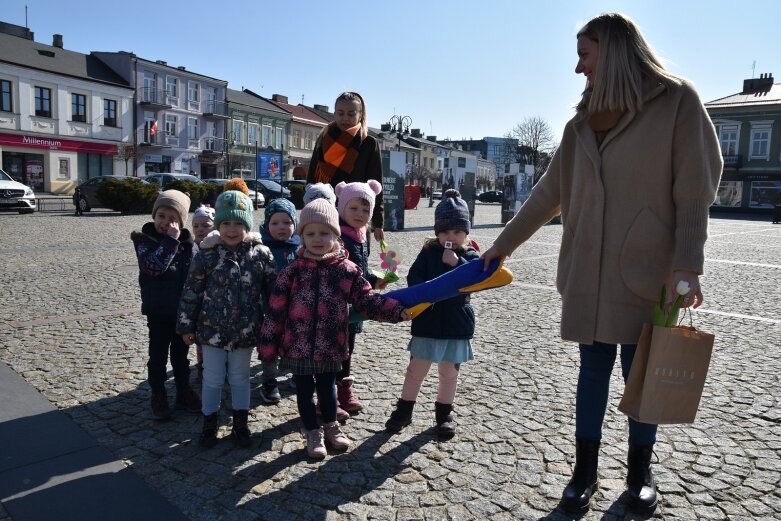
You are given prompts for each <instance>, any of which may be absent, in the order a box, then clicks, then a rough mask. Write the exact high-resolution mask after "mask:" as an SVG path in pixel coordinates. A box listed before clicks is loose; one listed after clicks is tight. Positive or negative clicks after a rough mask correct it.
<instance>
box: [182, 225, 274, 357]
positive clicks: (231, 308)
mask: <svg viewBox="0 0 781 521" xmlns="http://www.w3.org/2000/svg"><path fill="white" fill-rule="evenodd" d="M216 237H219V232H217V231H214V232H212V233H210V234H209V236H207V238H206V239H204V240H203V241H202V242H201V249H200V252H199V253H198V255H196V256H195V259H194V260H193V263H192V268H191V269H190V274H189V276H188V277H187V282H186V283H185V285H184V290H183V291H182V299H181V302H180V304H179V316H178V323H177V326H176V332H177V333H179V334H185V333H195V338H196V343H198V344H200V345H208V346H214V347H219V348H222V349H225V350H226V351H232V350H234V349H242V348H250V347H255V346H257V345H258V342H259V341H260V328H261V324H262V323H263V314H264V312H265V310H266V302H267V300H268V295H269V294H270V292H271V288H272V287H273V286H274V280H275V279H276V267H275V265H274V259H273V257H272V255H271V252H270V251H269V249H268V248H267V247H265V246H264V245H263V243H262V242H261V240H260V236H259V235H258V234H256V233H251V234H249V235H248V237H247V239H246V240H245V241H244V242H242V243H240V244H239V245H238V246H237V247H236V249H235V250H232V249H230V248H228V247H226V246H225V245H223V244H222V243H221V242H218V241H215V238H216Z"/></svg>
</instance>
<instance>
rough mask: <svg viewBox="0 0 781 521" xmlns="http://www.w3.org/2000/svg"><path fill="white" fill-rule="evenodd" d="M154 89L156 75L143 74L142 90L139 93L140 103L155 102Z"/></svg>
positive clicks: (155, 86) (151, 73)
mask: <svg viewBox="0 0 781 521" xmlns="http://www.w3.org/2000/svg"><path fill="white" fill-rule="evenodd" d="M155 89H157V74H155V73H154V72H144V90H143V92H142V93H141V101H157V97H156V96H155V94H156V92H155Z"/></svg>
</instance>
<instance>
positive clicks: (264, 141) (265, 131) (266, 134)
mask: <svg viewBox="0 0 781 521" xmlns="http://www.w3.org/2000/svg"><path fill="white" fill-rule="evenodd" d="M270 145H271V127H269V126H267V125H263V128H262V129H261V133H260V146H262V147H267V146H270Z"/></svg>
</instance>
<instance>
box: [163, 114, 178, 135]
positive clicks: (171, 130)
mask: <svg viewBox="0 0 781 521" xmlns="http://www.w3.org/2000/svg"><path fill="white" fill-rule="evenodd" d="M165 133H166V135H168V136H169V137H171V136H173V137H176V135H177V133H176V115H173V114H166V115H165Z"/></svg>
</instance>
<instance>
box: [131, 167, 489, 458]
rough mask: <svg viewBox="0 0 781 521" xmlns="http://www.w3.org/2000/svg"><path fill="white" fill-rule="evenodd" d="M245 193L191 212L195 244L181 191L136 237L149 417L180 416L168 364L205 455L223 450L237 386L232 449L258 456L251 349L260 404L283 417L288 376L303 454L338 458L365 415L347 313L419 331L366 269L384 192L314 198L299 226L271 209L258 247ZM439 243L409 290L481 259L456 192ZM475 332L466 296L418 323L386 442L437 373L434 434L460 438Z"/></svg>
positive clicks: (314, 193) (169, 194) (442, 219)
mask: <svg viewBox="0 0 781 521" xmlns="http://www.w3.org/2000/svg"><path fill="white" fill-rule="evenodd" d="M237 188H240V189H239V190H227V191H225V192H223V193H222V194H221V195H220V196H219V197H218V198H217V201H216V203H215V207H214V208H213V209H212V208H209V207H201V208H198V209H197V210H196V211H195V213H194V215H193V224H192V227H193V232H194V234H192V235H191V234H190V232H189V231H188V230H187V229H185V228H184V225H185V223H186V220H187V212H188V210H189V206H190V200H189V197H188V196H187V195H186V194H184V193H182V192H178V191H176V190H167V191H164V192H161V194H160V195H159V197H158V198H157V201H156V202H155V204H154V209H153V212H152V222H150V223H147V224H145V225H144V227H143V228H142V230H141V231H140V232H133V234H132V235H131V237H132V239H133V242H134V245H135V250H136V255H137V257H138V263H139V271H140V273H139V285H140V287H141V297H142V312H143V313H144V314H145V315H146V316H147V323H148V327H149V362H148V364H147V366H148V379H149V384H150V387H151V389H152V400H151V406H152V412H153V414H154V416H155V417H157V418H160V419H166V418H169V417H170V415H171V411H170V407H169V403H168V398H167V394H166V391H165V387H164V383H165V380H166V364H167V358H168V354H169V352H170V359H171V365H172V366H173V370H174V371H173V372H174V379H175V382H176V389H177V394H176V401H175V405H176V407H177V408H183V409H186V410H189V411H192V412H201V413H202V415H203V427H202V432H201V436H200V439H199V444H200V445H202V446H204V447H212V446H214V445H215V444H216V443H217V432H218V428H219V410H220V399H221V394H222V387H223V383H224V381H225V379H226V378H227V380H228V383H229V385H230V388H231V408H232V411H233V423H232V431H231V437H232V438H233V440H234V442H235V443H236V444H237V445H238V446H240V447H248V446H249V445H250V444H251V433H250V430H249V427H248V416H249V407H250V365H251V357H252V352H253V348H254V349H256V350H257V353H258V357H259V358H260V359H261V361H262V372H261V385H260V396H261V399H262V400H263V401H264V402H265V403H278V402H279V401H280V399H281V397H280V394H279V390H278V388H277V374H278V371H284V372H286V373H292V382H291V383H293V384H294V385H295V390H296V401H297V406H298V412H299V415H300V417H301V423H302V434H303V435H304V436H305V438H306V448H307V452H308V454H309V455H310V456H311V457H313V458H324V457H325V456H326V445H325V444H326V443H328V444H329V445H330V446H331V447H332V448H334V449H336V450H344V449H347V448H348V447H349V446H350V445H351V441H350V439H349V438H348V437H347V436H346V435H345V433H344V432H343V431H342V427H341V423H340V420H341V421H343V420H344V419H346V418H349V416H350V414H355V413H357V412H358V411H360V410H361V409H362V405H361V403H360V401H359V400H358V398H357V396H356V395H355V390H354V387H353V382H354V381H353V378H352V376H351V372H350V369H351V360H352V356H353V353H354V348H355V338H356V334H357V333H359V332H360V330H361V323H360V322H358V323H352V324H351V323H349V314H350V306H352V308H353V309H354V310H355V311H357V312H359V313H361V314H363V315H365V316H366V317H368V318H369V319H372V320H378V321H384V322H394V323H395V322H400V321H402V320H409V319H410V318H411V317H410V315H409V313H408V311H407V310H405V308H404V306H403V305H402V304H400V303H399V302H398V301H396V300H394V299H392V298H388V297H385V296H383V295H381V294H380V293H378V292H377V291H376V290H377V289H383V288H384V287H385V285H386V284H387V282H386V281H384V280H383V279H380V278H378V277H377V276H375V275H374V274H372V273H371V271H370V270H369V268H368V265H369V261H368V259H369V242H368V240H367V231H368V226H369V220H370V219H371V216H372V213H373V210H374V204H375V198H376V195H377V194H378V193H379V192H380V191H381V190H382V187H381V185H380V184H379V183H378V182H376V181H373V180H369V182H367V183H360V182H353V183H345V182H342V183H339V184H338V185H337V186H336V187H335V189H333V190H332V189H331V187H330V186H329V185H327V184H320V183H317V184H312V185H309V186H308V187H307V191H306V195H305V202H306V205H305V207H304V208H303V210H301V213H300V216H299V217H298V219H297V218H296V217H297V216H296V209H295V207H294V206H293V205H292V203H290V202H289V201H287V200H285V199H276V200H273V201H270V202H269V203H268V205H267V206H266V208H265V211H264V218H265V219H264V222H263V225H262V226H261V233H260V234H257V233H254V232H252V230H253V227H254V224H253V206H252V202H251V201H250V199H249V197H248V196H247V195H246V187H241V186H237ZM434 232H435V235H436V237H435V238H432V239H429V240H427V241H426V242H425V244H424V245H423V248H422V250H421V252H420V253H419V255H418V256H417V258H416V260H415V261H414V263H413V264H412V265H411V267H410V270H409V275H408V283H409V284H410V285H414V284H420V283H423V282H425V281H428V280H431V279H433V278H435V277H437V276H439V275H441V274H443V273H445V272H447V271H448V270H451V269H453V268H455V267H457V266H458V265H459V264H462V263H465V262H468V261H469V260H470V259H472V258H476V257H477V256H478V253H477V252H476V251H475V249H474V248H473V247H472V245H471V243H470V241H469V240H468V233H469V211H468V208H467V205H466V203H465V202H464V201H463V199H461V198H460V195H459V194H458V192H457V191H455V190H450V191H448V192H446V193H445V194H444V196H443V200H442V202H441V203H440V204H439V206H437V208H436V212H435V227H434ZM474 324H475V320H474V313H473V311H472V308H471V306H470V305H469V296H468V295H465V296H458V297H454V298H451V299H448V300H446V301H443V302H440V303H437V304H436V305H435V306H433V307H432V308H430V309H428V310H426V311H424V312H423V313H422V314H420V315H419V316H417V317H416V318H415V319H414V320H413V321H412V340H411V341H410V343H409V346H408V349H409V351H410V362H409V366H408V367H407V371H406V377H405V381H404V387H403V390H402V393H401V399H400V400H399V401H398V404H397V406H396V409H395V410H394V411H393V413H392V414H391V416H390V418H389V419H388V421H387V423H386V428H387V429H388V430H389V431H392V432H398V431H400V430H401V429H403V428H404V427H405V426H407V425H409V424H410V423H411V421H412V409H413V406H414V404H415V400H416V398H417V394H418V391H419V389H420V387H421V384H422V382H423V379H424V378H425V376H426V374H427V372H428V370H429V368H430V366H431V363H432V362H437V363H438V366H439V390H438V394H437V401H436V404H435V408H436V409H435V416H436V432H437V434H438V435H439V436H440V438H443V439H448V438H450V437H452V436H453V434H454V433H455V422H454V421H453V416H452V407H453V401H454V398H455V392H456V385H457V379H458V370H459V366H460V364H461V363H463V362H465V361H467V360H471V359H472V358H473V355H472V348H471V338H472V336H473V333H474ZM192 344H196V345H197V346H198V350H199V357H198V361H199V366H200V364H202V368H203V374H202V391H201V397H200V398H199V397H198V395H197V394H196V393H195V391H193V389H192V388H191V387H190V385H189V361H188V356H187V354H188V348H189V346H190V345H192ZM315 394H316V395H317V404H315V402H314V400H313V397H314V395H315ZM318 417H319V418H318Z"/></svg>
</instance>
